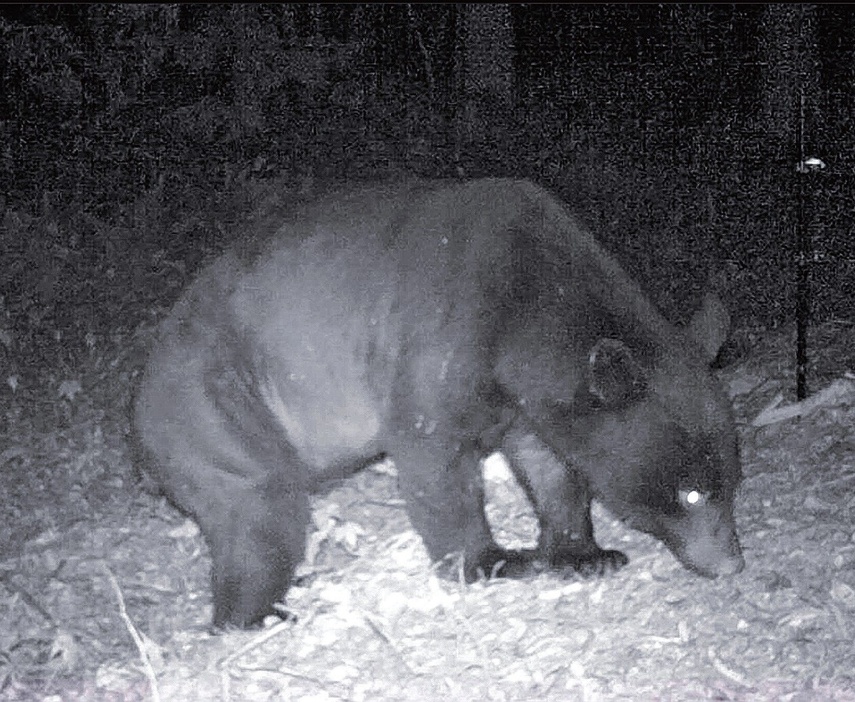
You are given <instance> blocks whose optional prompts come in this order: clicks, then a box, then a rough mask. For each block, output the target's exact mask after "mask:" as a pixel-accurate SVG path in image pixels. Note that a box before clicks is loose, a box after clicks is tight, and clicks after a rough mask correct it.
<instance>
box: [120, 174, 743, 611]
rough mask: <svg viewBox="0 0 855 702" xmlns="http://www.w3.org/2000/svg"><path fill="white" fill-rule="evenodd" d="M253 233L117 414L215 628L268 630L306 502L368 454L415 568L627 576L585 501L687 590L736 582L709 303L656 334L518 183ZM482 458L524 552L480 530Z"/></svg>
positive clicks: (645, 311) (579, 235) (585, 243)
mask: <svg viewBox="0 0 855 702" xmlns="http://www.w3.org/2000/svg"><path fill="white" fill-rule="evenodd" d="M261 229H264V227H261ZM270 229H271V231H257V232H254V233H253V235H252V237H248V238H247V240H246V241H243V242H241V244H240V245H239V246H237V247H235V248H234V249H233V250H232V251H231V252H230V253H226V254H225V255H223V256H221V257H220V258H218V259H217V260H215V261H214V262H213V263H212V264H211V265H209V266H208V267H207V268H205V269H204V270H203V271H202V272H201V274H200V275H199V276H198V277H197V278H196V280H195V282H193V283H192V284H191V285H190V286H189V287H188V288H187V290H186V291H185V292H184V293H183V295H182V296H181V298H180V299H179V301H178V302H177V304H176V305H175V307H174V308H173V310H172V312H171V313H170V314H169V316H168V317H167V318H166V320H165V321H164V322H163V324H162V326H161V328H160V333H159V340H158V342H157V344H156V346H155V348H154V350H153V352H152V354H151V357H150V360H149V362H148V365H147V368H146V372H145V375H144V377H143V380H142V383H141V386H140V388H139V391H138V394H137V399H136V403H135V427H136V431H137V436H138V438H139V440H140V442H141V444H142V446H143V448H144V449H145V451H146V454H147V456H148V460H147V461H146V462H145V467H146V469H147V470H148V471H149V476H150V477H151V478H152V479H153V481H154V482H155V484H156V485H158V486H159V487H160V488H161V489H162V491H163V492H165V494H166V495H167V496H168V497H169V498H170V499H171V500H172V502H174V503H175V504H176V505H177V506H178V507H179V508H181V509H182V510H184V511H186V512H187V513H189V514H191V515H192V516H193V517H194V518H195V519H196V520H197V521H198V523H199V525H200V527H201V529H202V531H203V533H204V534H205V536H206V538H207V540H208V542H209V544H210V546H211V552H212V556H213V577H212V580H213V593H214V624H215V625H217V626H224V625H235V626H241V627H243V626H249V625H252V624H254V623H257V622H258V621H259V620H260V619H262V618H263V617H264V616H265V615H266V614H268V613H269V612H271V611H272V605H273V603H274V602H275V601H277V600H279V599H280V598H281V597H283V595H284V594H285V592H286V591H287V589H288V587H289V585H290V583H291V580H292V577H293V574H294V569H295V567H296V565H297V564H298V563H299V562H300V560H301V559H302V558H303V554H304V544H305V539H306V529H307V525H308V524H309V495H310V494H311V493H312V492H314V491H317V490H318V489H320V488H321V487H322V486H323V485H324V484H325V483H327V482H328V481H329V480H330V479H333V478H337V477H341V476H344V475H346V474H348V473H349V472H351V471H352V470H354V469H357V468H359V467H360V466H362V465H365V464H366V462H368V461H370V460H371V459H372V458H373V457H376V456H379V455H383V454H386V455H389V456H391V457H392V458H393V459H394V460H395V463H396V465H397V466H398V472H399V481H400V487H401V490H402V492H403V495H404V497H405V498H406V502H407V506H408V513H409V516H410V518H411V521H412V524H413V526H414V527H415V528H416V529H417V530H418V532H419V534H420V535H421V536H422V538H423V540H424V543H425V545H426V547H427V549H428V551H429V552H430V555H431V556H432V557H433V558H434V559H443V558H444V557H446V556H447V555H450V554H462V557H463V568H464V573H465V575H466V577H467V578H468V579H470V580H471V579H474V578H476V577H477V576H478V573H479V572H483V573H486V574H488V575H490V574H492V575H497V576H506V577H517V576H524V575H527V574H529V573H532V572H536V571H539V570H542V569H544V568H556V569H572V570H578V571H582V572H602V571H604V570H610V569H615V568H619V567H620V566H622V565H623V564H624V563H626V560H627V559H626V557H625V556H624V555H623V554H622V553H620V552H617V551H604V550H602V549H600V547H599V546H598V545H597V544H596V542H595V541H594V537H593V531H592V527H591V518H590V503H591V499H592V498H598V499H599V500H601V501H602V502H603V503H604V504H605V505H606V506H607V507H608V508H609V509H610V510H611V511H612V512H613V513H614V514H615V515H616V516H618V517H620V518H622V519H624V520H626V521H627V522H629V523H630V524H631V525H632V526H634V527H636V528H638V529H642V530H645V531H648V532H650V533H652V534H654V535H656V536H657V537H658V538H660V539H661V540H662V541H663V542H664V543H665V544H667V545H668V547H669V548H670V549H671V550H672V551H673V552H674V554H675V555H676V556H677V558H678V559H679V560H680V561H681V562H682V563H683V564H684V565H685V566H687V567H688V568H690V569H691V570H693V571H696V572H698V573H700V574H703V575H707V576H716V575H721V574H731V573H735V572H738V571H739V570H740V569H741V568H742V566H743V559H742V555H741V552H740V547H739V542H738V539H737V536H736V531H735V527H734V521H733V515H732V505H733V495H734V491H735V490H736V488H737V485H738V484H739V481H740V476H741V473H740V464H739V457H738V452H737V441H736V434H735V431H734V427H733V423H732V420H731V416H730V409H729V406H728V402H727V400H726V398H725V397H724V395H723V394H722V392H721V390H720V389H719V387H718V386H717V384H716V382H715V380H714V379H713V378H712V376H711V375H710V373H709V372H708V363H709V362H710V361H711V359H712V358H713V357H714V356H715V352H716V351H717V349H718V346H719V344H720V342H721V341H722V338H723V330H724V327H725V326H726V323H725V318H726V314H725V313H724V312H723V310H722V309H721V307H720V305H719V304H718V303H717V302H716V301H715V300H714V299H712V298H709V299H708V300H707V303H706V304H705V306H704V308H703V309H702V310H701V312H700V313H699V314H698V315H696V318H695V320H693V323H692V324H691V325H690V327H689V328H688V329H686V330H681V329H678V328H676V327H674V326H672V325H671V324H669V323H668V322H666V321H665V320H664V319H663V318H662V316H661V315H660V314H659V313H658V312H657V311H656V309H655V308H654V307H653V306H652V305H651V303H650V302H649V301H648V299H647V298H646V297H645V295H644V294H643V293H642V291H641V290H640V289H639V287H638V286H637V285H636V284H635V283H634V282H632V280H631V279H630V278H629V277H628V276H627V275H626V273H625V272H624V271H623V270H622V269H621V267H620V266H619V265H618V264H617V263H616V262H615V260H614V259H613V258H611V257H610V256H609V255H608V254H606V253H605V252H604V251H603V250H602V249H601V248H600V246H599V245H598V244H597V243H596V242H595V241H594V239H593V238H592V237H591V235H590V234H588V233H587V232H585V231H584V230H583V229H582V228H581V227H580V225H579V224H578V223H577V221H576V220H575V219H574V218H573V217H572V216H571V215H570V214H569V213H568V212H567V210H566V209H565V208H564V207H563V206H562V205H561V204H560V203H559V202H558V201H556V200H555V199H554V198H553V197H552V196H550V195H549V194H547V193H546V192H545V191H543V190H541V189H540V188H538V187H536V186H535V185H532V184H531V183H528V182H524V181H511V180H480V181H474V182H470V183H465V184H461V183H423V182H419V183H414V184H405V185H395V186H377V187H367V188H364V189H361V190H356V191H349V192H345V193H339V194H336V195H332V196H328V197H326V198H324V199H321V200H320V201H318V202H315V203H314V204H311V205H306V206H302V207H299V208H296V209H295V210H294V211H293V212H292V213H291V214H290V215H287V216H285V217H283V218H282V219H281V220H279V221H278V222H277V223H276V226H275V227H270ZM274 229H275V231H274ZM496 449H501V450H502V451H503V452H504V453H505V455H506V456H507V457H508V459H509V461H510V463H511V466H512V468H513V469H514V472H515V474H516V476H517V478H518V479H519V481H520V482H521V484H522V485H523V487H524V488H525V490H526V491H527V494H528V495H529V497H530V499H531V501H532V503H533V505H534V507H535V509H536V512H537V514H538V517H539V521H540V530H541V535H540V541H539V546H538V548H537V549H535V550H531V551H521V552H518V551H509V550H505V549H502V548H500V547H499V546H497V545H496V543H495V541H494V540H493V537H492V535H491V533H490V530H489V527H488V525H487V520H486V518H485V516H484V496H483V488H482V483H481V472H480V468H479V460H480V459H481V458H482V457H484V456H485V455H487V454H489V453H490V452H492V451H494V450H496Z"/></svg>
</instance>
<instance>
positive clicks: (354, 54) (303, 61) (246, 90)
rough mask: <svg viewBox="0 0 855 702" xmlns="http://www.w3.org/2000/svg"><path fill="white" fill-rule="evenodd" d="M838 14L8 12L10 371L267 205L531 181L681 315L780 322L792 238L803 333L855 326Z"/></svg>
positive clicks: (90, 8) (109, 317)
mask: <svg viewBox="0 0 855 702" xmlns="http://www.w3.org/2000/svg"><path fill="white" fill-rule="evenodd" d="M853 17H855V15H853V12H852V10H850V9H849V7H847V6H845V5H827V6H826V5H664V6H663V5H596V6H594V5H569V4H568V5H526V4H515V5H448V4H446V5H421V4H397V5H360V4H352V5H287V4H286V5H195V4H194V5H189V4H187V5H183V4H182V5H175V4H173V5H130V4H123V5H71V4H64V5H3V6H0V184H2V185H0V221H2V225H1V226H2V229H0V252H2V253H1V254H0V255H2V265H0V342H2V344H0V350H3V347H5V352H6V354H7V358H12V357H13V356H14V357H15V358H17V359H18V362H21V361H20V359H21V358H23V357H26V358H41V359H46V358H51V359H55V358H57V357H63V358H65V357H67V356H68V355H69V354H70V353H72V350H73V349H78V348H79V349H84V350H85V349H90V350H91V349H92V347H93V345H94V344H96V343H98V341H97V340H98V339H103V338H108V337H110V335H114V334H116V333H117V330H119V329H128V328H131V329H132V328H133V327H134V325H135V324H137V323H139V322H140V321H141V320H143V319H144V318H145V317H146V315H147V313H148V312H149V311H150V310H151V309H152V307H153V306H155V305H162V304H166V303H168V302H169V300H170V299H171V298H174V296H175V294H177V288H178V287H179V286H180V285H181V284H183V283H184V282H186V280H187V277H188V275H189V274H190V273H192V271H193V270H194V269H195V267H196V266H197V265H198V263H199V262H200V261H201V260H202V259H204V258H205V257H206V256H208V255H210V254H211V253H215V252H216V251H217V250H219V249H220V248H221V247H222V246H223V245H225V244H227V243H228V242H229V241H230V240H232V239H233V238H234V237H235V236H237V235H239V232H240V226H241V223H242V222H244V221H247V219H251V218H252V216H253V215H254V214H256V213H257V212H258V211H259V210H260V209H263V208H264V207H265V206H268V205H269V204H270V201H271V198H272V199H274V200H277V201H278V202H279V204H281V202H286V203H287V201H288V200H289V199H291V198H295V199H296V198H300V197H307V196H311V195H313V194H314V193H317V192H319V191H322V190H323V189H325V188H326V187H328V186H329V184H330V183H332V182H341V181H360V180H373V179H395V178H403V177H412V176H423V177H431V178H433V177H441V178H461V177H466V178H470V177H479V176H519V177H527V178H531V179H533V180H535V181H537V182H539V183H541V184H543V185H545V186H547V187H548V188H550V189H552V190H553V191H554V192H556V194H558V195H559V196H560V197H561V198H563V199H564V200H565V201H567V202H568V203H570V205H571V206H572V207H573V208H574V209H576V210H577V212H578V213H579V214H580V215H581V216H582V218H583V219H584V220H585V221H586V222H587V223H588V224H589V226H590V227H591V228H592V229H593V230H594V232H595V233H596V234H597V235H598V236H599V238H600V239H601V240H602V241H603V242H604V244H605V245H606V247H607V248H608V249H609V250H611V251H612V252H614V253H615V254H616V255H617V256H618V258H620V259H621V261H622V262H623V263H624V265H626V266H627V268H629V269H630V271H631V272H632V273H633V274H634V275H635V276H636V277H637V278H638V279H639V280H640V281H641V282H642V283H643V285H644V286H645V287H646V289H647V290H648V291H649V292H650V294H651V295H652V297H653V298H654V299H655V301H656V302H657V304H659V306H660V307H661V308H662V309H663V311H665V313H666V315H667V316H669V317H671V318H672V319H673V320H675V321H680V320H683V319H685V318H686V317H687V316H688V314H689V313H690V312H691V310H692V308H693V307H694V306H695V304H696V303H697V300H698V298H699V297H700V295H701V294H702V293H703V292H704V291H705V290H708V289H714V290H716V291H717V292H718V293H719V294H720V295H721V296H722V297H723V299H724V300H725V301H726V302H727V304H728V305H729V307H730V308H731V309H732V311H733V312H734V315H735V317H736V319H737V322H738V323H740V324H742V325H747V326H750V327H760V328H769V327H774V326H777V325H780V324H786V323H789V322H791V321H792V320H793V318H794V317H793V315H794V305H795V301H794V293H795V280H796V274H795V265H796V247H795V243H796V234H795V232H796V230H797V225H798V222H799V221H802V222H807V224H808V231H809V234H810V237H811V242H812V250H811V252H810V272H811V278H812V288H813V317H814V319H828V318H830V317H844V318H849V319H851V318H852V316H853V311H852V304H851V301H852V299H853V293H855V275H853V274H855V251H854V250H855V244H853V237H852V234H853V226H855V223H853V216H855V207H853V204H854V203H855V200H853V187H852V186H853V179H852V175H851V174H852V169H853V162H852V158H851V157H850V155H849V154H850V153H852V151H853V146H855V129H853V108H855V96H853V78H855V21H853ZM807 156H816V157H819V158H820V159H822V161H823V162H824V164H825V167H824V168H823V169H815V170H807V172H800V170H799V164H800V162H801V160H802V159H803V158H804V157H807ZM801 170H802V171H805V169H801ZM800 216H801V220H799V217H800ZM13 352H14V353H13Z"/></svg>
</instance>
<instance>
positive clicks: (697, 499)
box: [680, 490, 707, 507]
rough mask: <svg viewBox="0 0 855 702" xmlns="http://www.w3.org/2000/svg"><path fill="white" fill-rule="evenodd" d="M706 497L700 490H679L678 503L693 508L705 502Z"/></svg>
mask: <svg viewBox="0 0 855 702" xmlns="http://www.w3.org/2000/svg"><path fill="white" fill-rule="evenodd" d="M706 499H707V496H706V495H705V494H704V493H702V492H701V491H700V490H680V502H681V503H682V504H683V505H684V506H686V507H694V506H695V505H701V504H703V503H704V502H706Z"/></svg>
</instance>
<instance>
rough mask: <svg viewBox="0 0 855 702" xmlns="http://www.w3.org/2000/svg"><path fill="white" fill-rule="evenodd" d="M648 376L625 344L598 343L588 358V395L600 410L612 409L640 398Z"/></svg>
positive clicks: (604, 341) (618, 342)
mask: <svg viewBox="0 0 855 702" xmlns="http://www.w3.org/2000/svg"><path fill="white" fill-rule="evenodd" d="M646 390H647V374H646V373H645V372H644V369H643V368H642V367H641V366H640V365H639V364H638V362H637V361H636V360H635V357H634V356H633V355H632V351H630V350H629V347H627V345H626V344H624V343H623V342H622V341H618V340H617V339H600V340H599V341H598V342H597V343H596V344H594V346H593V348H592V349H591V353H590V354H589V355H588V392H589V393H590V394H591V396H592V397H593V398H594V399H596V400H597V402H598V404H599V405H600V406H602V407H606V408H610V409H615V408H618V407H621V406H624V405H627V404H629V403H630V402H633V401H635V400H637V399H639V398H640V397H642V396H643V395H644V393H645V391H646Z"/></svg>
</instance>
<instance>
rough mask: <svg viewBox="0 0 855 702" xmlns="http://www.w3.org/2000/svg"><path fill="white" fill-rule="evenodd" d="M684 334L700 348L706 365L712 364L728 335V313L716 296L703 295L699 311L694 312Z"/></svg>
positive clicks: (712, 294) (710, 294)
mask: <svg viewBox="0 0 855 702" xmlns="http://www.w3.org/2000/svg"><path fill="white" fill-rule="evenodd" d="M686 333H687V334H688V335H689V338H690V339H692V340H693V341H694V342H695V343H696V344H697V345H698V346H699V347H700V348H701V351H702V352H703V358H704V360H705V361H706V362H707V364H708V365H709V364H712V362H713V361H714V360H715V357H716V356H717V355H718V352H719V349H721V347H722V346H723V345H724V342H725V341H727V335H728V334H729V333H730V313H729V312H728V311H727V308H726V307H725V306H724V303H723V302H722V301H721V300H720V299H719V298H718V296H717V295H715V294H714V293H707V294H706V295H704V301H703V304H702V305H701V309H699V310H698V311H697V312H695V314H694V316H693V317H692V321H691V322H689V326H688V327H687V329H686Z"/></svg>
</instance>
